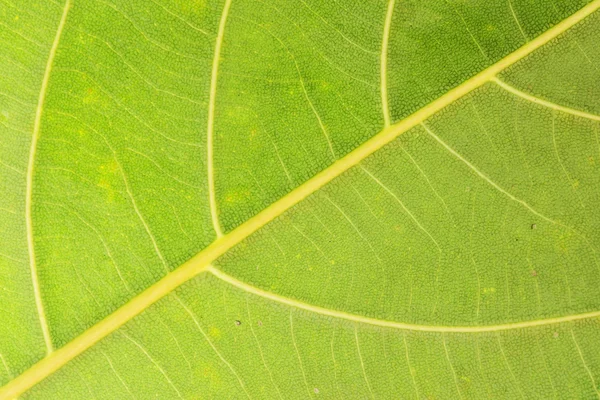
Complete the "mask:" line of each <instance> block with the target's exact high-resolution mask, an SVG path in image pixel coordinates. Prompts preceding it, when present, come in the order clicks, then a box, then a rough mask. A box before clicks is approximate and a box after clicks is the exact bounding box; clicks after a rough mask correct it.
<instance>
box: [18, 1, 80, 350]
mask: <svg viewBox="0 0 600 400" xmlns="http://www.w3.org/2000/svg"><path fill="white" fill-rule="evenodd" d="M70 7H71V0H67V1H66V2H65V6H64V8H63V12H62V16H61V18H60V22H59V24H58V28H57V29H56V35H55V36H54V42H52V47H51V48H50V53H49V54H48V60H47V61H46V69H45V71H44V77H43V79H42V86H41V88H40V95H39V97H38V103H37V108H36V111H35V120H34V123H33V134H32V137H31V147H30V148H29V161H28V164H27V183H26V193H25V222H26V225H27V249H28V251H29V268H30V272H31V280H32V283H33V293H34V297H35V306H36V308H37V313H38V317H39V319H40V325H41V328H42V335H43V336H44V342H45V344H46V353H47V354H50V353H52V351H53V346H52V339H51V338H50V330H49V329H48V321H47V320H46V313H45V311H44V302H43V301H42V293H41V291H40V282H39V279H38V272H37V265H36V261H35V247H34V242H33V219H32V215H31V212H32V200H33V168H34V166H35V153H36V150H37V143H38V140H39V137H40V126H41V124H42V114H43V113H44V101H45V100H46V91H47V89H48V81H49V80H50V73H51V71H52V64H53V63H54V57H55V56H56V49H58V43H59V42H60V37H61V35H62V31H63V29H64V27H65V22H66V21H67V14H68V13H69V8H70Z"/></svg>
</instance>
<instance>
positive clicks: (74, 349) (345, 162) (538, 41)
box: [0, 0, 600, 400]
mask: <svg viewBox="0 0 600 400" xmlns="http://www.w3.org/2000/svg"><path fill="white" fill-rule="evenodd" d="M67 4H69V3H68V2H67ZM228 4H230V0H228V1H227V2H226V6H225V10H224V15H226V13H227V11H228ZM599 8H600V0H595V1H593V2H591V3H589V4H588V5H587V6H585V7H583V8H582V9H580V10H579V11H578V12H576V13H575V14H573V15H571V16H570V17H568V18H567V19H565V20H564V21H562V22H561V23H559V24H557V25H555V26H553V27H552V28H550V29H549V30H548V31H546V32H545V33H543V34H542V35H540V36H538V37H537V38H535V39H533V40H531V41H530V42H528V43H526V44H525V45H524V46H522V47H520V48H519V49H517V50H516V51H514V52H513V53H511V54H509V55H508V56H506V57H504V58H503V59H501V60H499V61H498V62H496V63H495V64H493V65H491V66H490V67H488V68H487V69H485V70H483V71H482V72H480V73H479V74H477V75H475V76H473V77H472V78H470V79H469V80H467V81H465V82H464V83H462V84H461V85H459V86H457V87H455V88H454V89H452V90H450V91H449V92H447V93H446V94H444V95H443V96H441V97H439V98H438V99H436V100H434V101H433V102H431V103H430V104H428V105H427V106H425V107H423V108H422V109H420V110H418V111H417V112H415V113H414V114H412V115H410V116H408V117H407V118H405V119H404V120H402V121H399V122H397V123H396V124H394V125H391V126H389V127H386V128H384V130H383V131H381V132H380V133H379V134H377V135H375V136H374V137H372V138H371V139H369V140H368V141H366V142H364V143H363V144H362V145H361V146H359V147H357V148H356V149H355V150H353V151H352V152H350V153H348V154H347V155H346V156H344V157H343V158H340V159H339V160H337V161H336V162H334V163H333V164H332V165H331V166H329V167H328V168H326V169H325V170H323V171H322V172H320V173H318V174H317V175H315V176H314V177H312V178H311V179H309V180H308V181H306V182H305V183H303V184H302V185H300V186H298V187H297V188H296V189H294V190H293V191H291V192H290V193H288V194H287V195H285V196H283V197H282V198H281V199H279V200H278V201H276V202H275V203H273V204H271V205H270V206H268V207H267V208H265V209H264V210H263V211H262V212H260V213H258V214H257V215H255V216H254V217H252V218H250V219H249V220H247V221H246V222H244V223H243V224H241V225H239V226H238V227H237V228H235V229H234V230H232V231H230V232H228V233H227V234H225V235H222V236H219V235H217V236H218V237H217V240H216V241H214V242H213V243H212V244H211V245H209V246H208V247H206V248H205V249H204V250H202V251H201V252H200V253H198V254H196V256H194V257H193V258H191V259H190V260H188V261H187V262H186V263H184V264H183V265H182V266H180V267H179V268H177V269H176V270H174V271H172V272H170V273H168V274H167V275H165V276H164V277H163V278H162V279H161V280H160V281H158V282H156V283H155V284H154V285H152V286H151V287H149V288H148V289H146V290H145V291H143V292H142V293H140V294H139V295H137V296H136V297H134V298H133V299H131V300H130V301H129V302H128V303H126V304H125V305H123V306H121V307H120V308H119V309H117V310H116V311H114V312H113V313H112V314H110V315H109V316H107V317H106V318H104V319H103V320H101V321H100V322H98V323H97V324H96V325H94V326H93V327H91V328H90V329H88V330H87V331H85V332H84V333H82V334H81V335H80V336H78V337H77V338H75V339H74V340H73V341H71V342H70V343H68V344H67V345H65V346H64V347H62V348H60V349H58V350H56V351H55V352H54V353H52V354H51V355H49V356H48V357H46V358H44V359H42V360H41V361H39V362H38V363H37V364H35V365H33V366H32V367H31V368H30V369H28V370H27V371H25V372H24V373H23V374H21V375H20V376H18V377H16V378H15V379H13V380H12V381H11V382H9V383H8V384H7V385H6V386H4V387H3V388H2V389H1V390H0V400H2V399H13V398H15V397H17V396H19V395H20V394H22V393H23V392H25V391H27V390H28V389H29V388H31V387H33V386H34V385H36V384H37V383H39V382H40V381H42V380H43V379H45V378H46V377H48V376H49V375H51V374H52V373H54V372H55V371H57V370H58V369H60V368H61V367H62V366H64V365H65V364H67V363H68V362H70V361H71V360H72V359H74V358H75V357H77V356H78V355H80V354H81V353H83V352H84V351H86V350H87V349H89V348H90V347H92V346H94V345H95V344H96V343H97V342H99V341H100V340H102V339H103V338H105V337H106V336H108V335H110V334H111V333H112V332H114V331H116V330H117V329H119V328H120V327H121V326H123V325H125V324H126V323H127V322H128V321H130V320H131V319H132V318H134V317H135V316H137V315H139V314H140V313H141V312H143V311H144V310H145V309H147V308H148V307H150V306H151V305H152V304H154V303H155V302H157V301H158V300H160V299H161V298H163V297H164V296H166V295H167V294H169V293H171V292H172V291H173V290H175V289H176V288H177V287H179V286H180V285H182V284H183V283H185V282H187V281H188V280H190V279H192V278H194V277H195V276H197V275H198V274H200V273H202V272H206V271H209V272H210V273H212V274H213V275H215V276H217V277H219V278H221V279H223V280H226V281H228V282H229V283H231V284H235V286H237V287H239V288H243V289H244V290H246V291H249V292H254V293H255V294H260V295H261V296H263V297H267V298H271V299H272V300H276V301H280V302H282V303H286V302H287V304H289V305H293V306H295V307H297V308H304V309H306V310H310V311H313V312H319V313H320V314H323V315H330V316H335V317H339V318H344V319H348V320H353V321H355V322H363V323H368V324H372V325H380V326H390V327H396V328H399V329H407V330H421V331H425V330H429V331H435V332H483V331H494V330H506V329H519V328H526V327H532V326H540V325H546V324H553V323H560V322H567V321H574V320H578V319H584V318H592V317H597V316H600V311H599V312H593V313H587V314H578V315H573V316H566V317H559V318H553V319H546V320H537V321H527V322H521V323H514V324H505V325H496V326H480V327H439V326H438V327H433V326H429V327H428V326H422V325H411V324H403V323H397V322H391V321H380V320H376V319H371V318H368V317H362V316H357V315H352V314H347V313H343V312H338V311H333V310H328V309H324V308H320V307H316V306H311V305H307V304H303V303H300V302H297V301H295V300H291V299H286V298H283V297H281V296H278V295H275V294H271V293H267V292H263V291H261V290H260V289H257V288H253V287H251V286H249V285H246V284H244V283H242V282H240V281H237V280H235V279H234V278H232V277H229V276H227V275H225V274H223V273H222V272H220V271H217V270H216V269H214V268H212V267H211V263H212V262H213V261H215V260H216V259H217V258H218V257H220V256H221V255H223V254H225V253H226V252H227V251H229V250H230V249H231V248H233V247H234V246H236V245H237V244H239V243H240V242H241V241H243V240H244V239H246V238H247V237H249V236H250V235H252V234H253V233H254V232H256V231H258V230H259V229H261V228H262V227H263V226H265V225H266V224H268V223H269V222H271V221H273V220H274V219H275V218H276V217H278V216H280V215H281V214H283V213H284V212H286V211H287V210H289V209H290V208H292V207H293V206H295V205H296V204H298V203H299V202H301V201H302V200H304V199H305V198H306V197H308V196H309V195H311V194H312V193H314V192H316V191H317V190H319V189H320V188H322V187H323V186H325V185H326V184H328V183H329V182H331V181H332V180H333V179H335V178H336V177H338V176H340V175H341V174H342V173H344V172H345V171H347V170H348V169H350V168H352V167H354V166H357V165H358V164H359V163H360V162H361V161H363V160H364V159H365V158H367V157H368V156H370V155H371V154H373V153H374V152H376V151H377V150H379V149H381V148H382V147H384V146H385V145H387V144H388V143H390V142H391V141H393V140H395V139H396V138H397V137H398V136H399V135H401V134H402V133H404V132H407V131H408V130H410V129H412V128H413V127H415V126H417V125H419V124H421V123H423V122H424V121H425V120H427V119H428V118H429V117H431V116H432V115H434V114H435V113H437V112H439V111H440V110H442V109H443V108H445V107H447V106H448V105H450V104H452V103H454V102H455V101H456V100H458V99H460V98H462V97H463V96H465V95H467V94H468V93H471V92H472V91H473V90H475V89H477V88H479V87H481V86H483V85H484V84H486V83H489V82H491V81H495V79H496V75H497V74H498V73H500V72H501V71H503V70H504V69H506V68H508V67H509V66H511V65H513V64H514V63H516V62H518V61H519V60H521V59H523V58H524V57H526V56H527V55H529V54H531V53H532V52H534V51H535V50H537V49H538V48H540V47H542V46H543V45H545V44H547V43H548V42H550V41H551V40H553V39H555V38H556V37H557V36H559V35H560V34H562V33H564V32H565V31H567V30H568V29H569V28H571V27H572V26H574V25H575V24H577V23H578V22H580V21H581V20H583V19H584V18H585V17H587V16H588V15H590V14H592V13H593V12H595V11H596V10H597V9H599ZM65 15H66V14H65ZM221 24H223V25H224V18H223V17H222V19H221ZM220 33H221V35H220V36H221V39H222V32H221V29H220ZM217 53H218V52H217ZM215 59H218V56H216V57H215ZM214 65H215V64H213V72H214V74H213V78H214V79H216V72H215V68H214ZM215 82H216V80H215ZM214 85H215V86H214V87H215V89H214V91H215V93H216V83H215V84H214ZM212 97H213V99H214V96H212ZM213 101H214V100H213ZM213 107H214V105H213ZM209 115H210V114H209ZM211 132H212V131H211ZM209 151H210V150H209ZM213 196H214V191H213ZM213 210H216V209H215V208H213ZM215 212H216V211H215ZM213 215H216V214H213ZM214 220H215V219H214V218H213V222H214ZM216 226H218V225H216ZM217 232H218V231H217ZM382 324H383V325H382ZM388 324H389V325H388Z"/></svg>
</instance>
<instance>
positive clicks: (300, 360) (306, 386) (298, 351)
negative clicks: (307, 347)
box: [290, 310, 312, 399]
mask: <svg viewBox="0 0 600 400" xmlns="http://www.w3.org/2000/svg"><path fill="white" fill-rule="evenodd" d="M290 333H291V334H292V343H293V344H294V349H295V350H296V357H298V364H299V365H300V371H301V372H302V379H304V387H305V388H306V393H308V398H309V399H311V398H312V395H311V394H310V390H308V381H307V380H306V372H305V371H304V365H303V364H302V358H301V357H300V350H298V345H297V344H296V336H295V335H294V318H293V316H292V310H290Z"/></svg>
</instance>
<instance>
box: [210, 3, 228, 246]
mask: <svg viewBox="0 0 600 400" xmlns="http://www.w3.org/2000/svg"><path fill="white" fill-rule="evenodd" d="M230 7H231V0H226V1H225V6H224V7H223V13H222V14H221V20H220V22H219V31H218V33H217V40H216V42H215V54H214V57H213V64H212V73H211V77H210V97H209V100H208V124H207V128H206V147H207V164H208V195H209V202H210V216H211V219H212V224H213V227H214V229H215V233H216V234H217V238H220V237H222V236H223V231H222V230H221V224H220V223H219V216H218V210H217V196H216V193H215V172H214V127H215V102H216V97H217V80H218V75H219V63H220V62H221V46H222V44H223V36H224V34H225V25H226V24H227V15H228V14H229V8H230Z"/></svg>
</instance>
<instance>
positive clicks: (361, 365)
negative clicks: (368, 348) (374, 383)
mask: <svg viewBox="0 0 600 400" xmlns="http://www.w3.org/2000/svg"><path fill="white" fill-rule="evenodd" d="M354 341H355V342H356V351H357V352H358V359H359V360H360V368H361V369H362V373H363V378H365V383H366V384H367V389H369V394H370V395H371V398H375V395H374V394H373V389H371V384H370V383H369V378H367V370H366V369H365V362H364V361H363V357H362V353H361V351H360V344H359V342H358V330H357V329H356V325H355V326H354Z"/></svg>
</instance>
